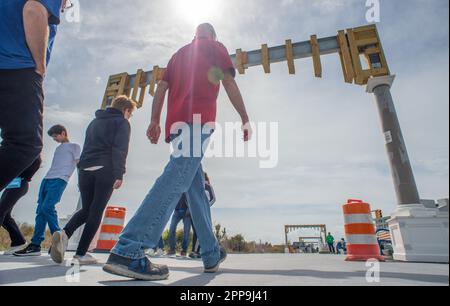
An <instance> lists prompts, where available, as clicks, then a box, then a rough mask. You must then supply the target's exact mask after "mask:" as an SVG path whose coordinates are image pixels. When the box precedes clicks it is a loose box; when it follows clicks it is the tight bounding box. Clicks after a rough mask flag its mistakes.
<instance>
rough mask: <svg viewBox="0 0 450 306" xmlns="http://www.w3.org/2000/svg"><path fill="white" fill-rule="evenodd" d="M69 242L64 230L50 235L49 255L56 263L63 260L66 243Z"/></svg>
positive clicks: (60, 262)
mask: <svg viewBox="0 0 450 306" xmlns="http://www.w3.org/2000/svg"><path fill="white" fill-rule="evenodd" d="M68 244H69V238H68V237H67V235H66V232H64V231H59V232H55V233H54V234H53V237H52V246H51V249H50V257H51V258H52V259H53V261H54V262H56V263H57V264H62V263H63V262H64V255H65V254H66V250H67V245H68Z"/></svg>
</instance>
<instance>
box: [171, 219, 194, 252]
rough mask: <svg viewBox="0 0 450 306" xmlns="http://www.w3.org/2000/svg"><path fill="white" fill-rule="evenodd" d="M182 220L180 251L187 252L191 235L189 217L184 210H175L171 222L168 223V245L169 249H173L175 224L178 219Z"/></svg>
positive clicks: (175, 232) (175, 234)
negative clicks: (182, 232)
mask: <svg viewBox="0 0 450 306" xmlns="http://www.w3.org/2000/svg"><path fill="white" fill-rule="evenodd" d="M181 220H183V227H184V228H183V229H184V234H183V244H182V245H181V251H182V252H184V253H187V249H188V247H189V242H190V238H191V237H190V236H191V217H189V216H186V211H184V210H175V212H174V213H173V216H172V222H171V223H170V230H169V247H170V250H171V251H175V249H176V246H177V240H176V236H177V226H178V223H180V221H181Z"/></svg>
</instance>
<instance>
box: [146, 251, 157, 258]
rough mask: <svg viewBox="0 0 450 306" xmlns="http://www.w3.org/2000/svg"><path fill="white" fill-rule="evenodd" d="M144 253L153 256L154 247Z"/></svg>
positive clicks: (154, 253)
mask: <svg viewBox="0 0 450 306" xmlns="http://www.w3.org/2000/svg"><path fill="white" fill-rule="evenodd" d="M145 254H146V255H148V256H150V257H155V255H156V252H155V250H154V249H150V250H148V251H147V252H145Z"/></svg>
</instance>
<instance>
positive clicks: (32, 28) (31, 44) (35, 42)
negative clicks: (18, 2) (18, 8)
mask: <svg viewBox="0 0 450 306" xmlns="http://www.w3.org/2000/svg"><path fill="white" fill-rule="evenodd" d="M49 16H50V15H49V12H48V10H47V9H46V8H45V6H44V5H42V4H41V3H40V2H39V1H36V0H29V1H27V2H26V3H25V6H24V8H23V24H24V30H25V38H26V42H27V45H28V48H29V49H30V52H31V55H32V57H33V60H34V62H35V64H36V72H37V73H39V74H40V75H41V76H45V73H46V66H47V45H48V37H49V27H48V18H49Z"/></svg>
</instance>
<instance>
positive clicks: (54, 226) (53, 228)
mask: <svg viewBox="0 0 450 306" xmlns="http://www.w3.org/2000/svg"><path fill="white" fill-rule="evenodd" d="M48 135H49V136H50V137H52V138H53V140H54V141H56V142H57V143H59V144H60V145H59V146H58V147H57V148H56V150H55V154H54V156H53V161H52V165H51V167H50V170H49V171H48V172H47V175H46V176H45V178H44V180H43V181H42V184H41V188H40V190H39V199H38V207H37V211H36V223H35V227H34V235H33V238H32V239H31V243H30V244H29V245H28V246H27V247H26V248H24V249H23V250H21V251H18V252H15V253H14V255H16V256H40V255H41V243H42V242H43V241H44V240H45V229H46V227H47V225H48V227H49V229H50V232H51V233H52V234H53V233H55V232H57V231H59V230H60V228H59V223H58V214H57V212H56V205H57V204H58V203H59V202H60V201H61V198H62V195H63V193H64V191H65V190H66V187H67V184H68V182H69V180H70V178H71V176H72V174H73V173H74V171H75V169H76V167H77V164H78V161H79V160H80V151H81V149H80V146H79V145H78V144H76V143H71V142H70V140H69V135H68V133H67V129H66V128H65V127H64V126H62V125H55V126H53V127H52V128H50V130H49V131H48Z"/></svg>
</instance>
